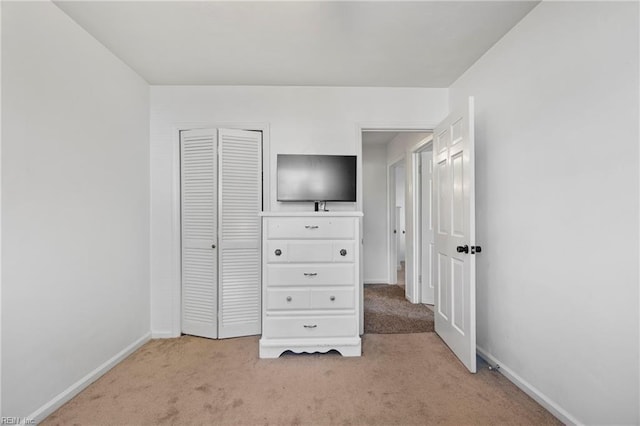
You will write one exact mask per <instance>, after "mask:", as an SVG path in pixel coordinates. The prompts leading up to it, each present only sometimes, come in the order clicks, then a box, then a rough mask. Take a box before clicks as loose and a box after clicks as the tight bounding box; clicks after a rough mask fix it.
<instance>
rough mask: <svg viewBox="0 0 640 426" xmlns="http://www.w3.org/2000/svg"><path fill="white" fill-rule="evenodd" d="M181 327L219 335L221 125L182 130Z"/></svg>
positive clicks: (201, 333) (200, 334)
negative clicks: (218, 144)
mask: <svg viewBox="0 0 640 426" xmlns="http://www.w3.org/2000/svg"><path fill="white" fill-rule="evenodd" d="M180 154H181V155H180V162H181V211H182V289H181V291H182V332H183V333H185V334H192V335H195V336H201V337H209V338H216V337H218V324H217V317H216V313H217V305H218V300H217V294H218V293H217V292H218V268H217V252H216V244H217V239H218V230H217V219H216V216H217V208H218V207H217V196H216V190H217V181H218V176H217V171H216V168H217V163H216V130H215V129H205V130H187V131H183V132H181V133H180Z"/></svg>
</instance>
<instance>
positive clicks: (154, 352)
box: [42, 333, 560, 425]
mask: <svg viewBox="0 0 640 426" xmlns="http://www.w3.org/2000/svg"><path fill="white" fill-rule="evenodd" d="M71 424H78V425H156V424H175V425H192V424H207V425H429V424H439V425H440V424H449V425H545V424H560V423H559V422H558V421H557V420H556V419H555V418H554V417H552V416H551V415H550V414H549V413H548V412H547V411H545V410H544V409H543V408H542V407H541V406H539V405H538V404H537V403H536V402H534V401H533V400H532V399H530V398H529V397H528V396H527V395H525V394H524V393H523V392H521V391H520V390H519V389H517V388H516V387H515V386H514V385H513V384H512V383H511V382H509V381H508V380H507V379H506V378H504V377H503V376H502V375H500V374H499V373H495V372H491V371H489V370H488V369H487V368H486V367H485V368H484V369H482V370H481V371H480V372H479V373H478V374H475V375H474V374H470V373H468V372H467V370H466V369H465V368H464V367H463V366H462V364H460V363H459V362H458V360H457V359H456V358H455V357H454V356H453V355H452V354H451V352H450V351H449V349H448V348H447V347H446V346H445V345H444V344H443V343H442V341H441V340H440V339H439V338H438V336H437V335H436V334H435V333H415V334H393V335H392V334H384V335H382V334H370V335H365V336H364V340H363V356H362V357H355V358H344V357H342V356H340V355H338V354H337V353H333V352H330V353H328V354H312V355H309V354H302V355H295V354H285V355H283V356H281V357H280V358H279V359H259V358H258V337H257V336H253V337H242V338H236V339H226V340H210V339H202V338H197V337H190V336H183V337H181V338H176V339H164V340H152V341H150V342H149V343H147V344H146V345H144V346H143V347H142V348H140V349H139V350H138V351H137V352H135V353H134V354H133V355H131V356H130V357H128V358H127V359H126V360H124V361H123V362H122V363H121V364H119V365H117V366H116V367H115V368H114V369H112V370H111V371H109V372H108V373H107V374H105V375H104V376H103V377H102V378H100V379H99V380H97V381H96V382H95V383H93V384H92V385H91V386H89V387H88V388H87V389H86V390H85V391H83V392H82V393H80V394H79V395H78V396H76V397H75V398H74V399H73V400H72V401H70V402H69V403H67V404H66V405H64V406H63V407H61V408H60V409H59V410H58V411H56V412H55V413H54V414H52V415H51V416H49V417H48V418H47V419H46V420H45V421H44V422H43V423H42V425H71Z"/></svg>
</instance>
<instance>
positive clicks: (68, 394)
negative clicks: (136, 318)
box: [28, 333, 151, 424]
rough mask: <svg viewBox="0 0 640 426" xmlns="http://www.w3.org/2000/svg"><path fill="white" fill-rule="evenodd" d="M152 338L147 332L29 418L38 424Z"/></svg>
mask: <svg viewBox="0 0 640 426" xmlns="http://www.w3.org/2000/svg"><path fill="white" fill-rule="evenodd" d="M150 339H151V333H147V334H145V335H144V336H142V337H141V338H139V339H138V340H136V341H135V342H133V343H132V344H130V345H129V346H127V347H126V348H124V349H123V350H122V351H120V352H119V353H117V354H116V355H115V356H114V357H112V358H111V359H109V360H107V361H106V362H105V363H104V364H102V365H101V366H99V367H98V368H96V369H95V370H93V371H92V372H90V373H89V374H87V375H86V376H84V377H83V378H82V379H80V380H78V381H77V382H75V383H74V384H73V385H71V386H69V387H68V388H67V389H66V390H64V391H63V392H61V393H60V394H58V395H57V396H56V397H55V398H53V399H52V400H51V401H49V402H47V403H46V404H44V405H43V406H42V407H40V408H39V409H37V410H36V411H35V412H33V413H32V414H31V415H30V416H29V417H28V418H29V419H33V420H34V421H35V422H36V424H37V423H40V422H41V421H43V420H44V419H45V418H46V417H47V416H49V415H50V414H52V413H53V412H54V411H56V410H57V409H58V408H60V407H62V406H63V405H64V404H66V403H67V402H69V401H70V400H71V399H72V398H73V397H74V396H76V395H77V394H79V393H80V392H81V391H83V390H84V389H85V388H86V387H87V386H89V385H90V384H91V383H93V382H95V381H96V380H98V379H99V378H100V377H101V376H102V375H103V374H105V373H106V372H107V371H109V370H111V369H112V368H113V367H115V366H116V365H117V364H118V363H119V362H120V361H122V360H123V359H125V358H126V357H128V356H129V355H131V354H132V353H133V352H135V351H136V350H137V349H138V348H140V347H141V346H142V345H144V344H145V343H147V342H148V341H149V340H150Z"/></svg>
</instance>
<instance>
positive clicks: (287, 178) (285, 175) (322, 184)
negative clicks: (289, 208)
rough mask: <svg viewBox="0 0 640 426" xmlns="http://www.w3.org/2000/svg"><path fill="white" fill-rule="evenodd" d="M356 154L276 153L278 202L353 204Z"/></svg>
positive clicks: (354, 198)
mask: <svg viewBox="0 0 640 426" xmlns="http://www.w3.org/2000/svg"><path fill="white" fill-rule="evenodd" d="M356 167H357V165H356V156H355V155H298V154H278V163H277V174H278V201H319V202H326V201H351V202H355V201H356Z"/></svg>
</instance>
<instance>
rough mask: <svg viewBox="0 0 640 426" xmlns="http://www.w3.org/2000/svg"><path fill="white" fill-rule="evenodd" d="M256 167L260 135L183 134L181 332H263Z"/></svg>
mask: <svg viewBox="0 0 640 426" xmlns="http://www.w3.org/2000/svg"><path fill="white" fill-rule="evenodd" d="M261 164H262V133H261V132H254V131H247V130H231V129H199V130H188V131H183V132H181V177H182V179H181V190H182V191H181V192H182V332H183V333H185V334H192V335H195V336H202V337H209V338H218V337H220V338H224V337H237V336H247V335H252V334H260V332H261V321H260V318H261V316H260V315H261V300H260V296H261V289H260V283H261V276H260V273H261V272H260V271H261V267H260V258H261V256H260V218H259V213H260V211H261V209H262V168H261Z"/></svg>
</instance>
